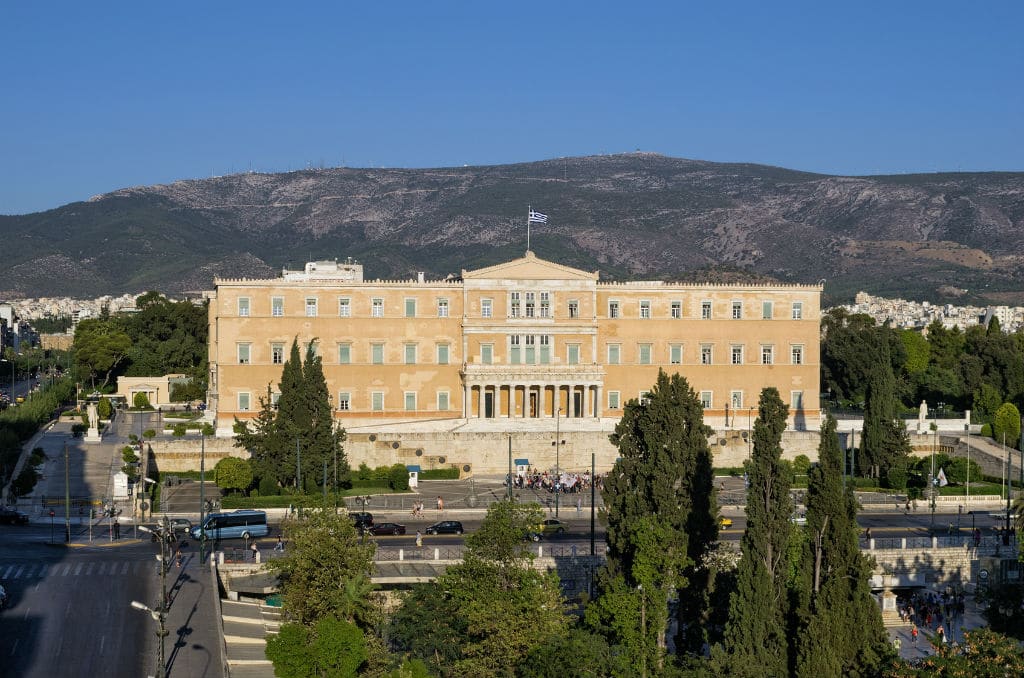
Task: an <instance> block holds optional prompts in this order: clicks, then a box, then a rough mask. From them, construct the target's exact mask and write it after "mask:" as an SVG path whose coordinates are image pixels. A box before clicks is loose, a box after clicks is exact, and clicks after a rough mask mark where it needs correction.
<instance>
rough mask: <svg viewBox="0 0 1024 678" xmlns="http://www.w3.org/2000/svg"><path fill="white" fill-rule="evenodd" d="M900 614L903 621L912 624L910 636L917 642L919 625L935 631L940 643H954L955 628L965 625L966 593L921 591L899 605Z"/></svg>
mask: <svg viewBox="0 0 1024 678" xmlns="http://www.w3.org/2000/svg"><path fill="white" fill-rule="evenodd" d="M899 614H900V619H901V620H902V621H904V622H907V623H910V624H912V627H911V630H910V637H911V640H912V642H914V643H915V644H916V643H917V638H918V633H919V632H918V628H919V627H920V628H924V629H930V630H931V631H933V632H934V633H935V636H936V639H937V640H938V642H939V643H953V642H955V638H954V633H953V630H954V629H955V628H956V626H958V625H960V626H962V625H963V619H964V594H963V592H962V591H960V592H954V591H948V590H947V591H945V592H943V593H941V594H940V593H935V592H933V591H919V592H917V593H915V594H914V595H913V596H912V597H911V598H910V599H909V600H908V601H907V602H906V603H905V604H904V605H902V606H900V607H899Z"/></svg>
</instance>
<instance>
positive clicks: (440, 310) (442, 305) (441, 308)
mask: <svg viewBox="0 0 1024 678" xmlns="http://www.w3.org/2000/svg"><path fill="white" fill-rule="evenodd" d="M437 317H438V318H447V317H448V300H447V299H438V300H437Z"/></svg>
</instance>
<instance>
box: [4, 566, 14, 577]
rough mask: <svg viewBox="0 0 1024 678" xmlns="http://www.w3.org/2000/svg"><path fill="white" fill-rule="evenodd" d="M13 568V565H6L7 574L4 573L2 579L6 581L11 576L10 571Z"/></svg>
mask: <svg viewBox="0 0 1024 678" xmlns="http://www.w3.org/2000/svg"><path fill="white" fill-rule="evenodd" d="M14 567H15V566H14V565H8V566H7V572H4V576H3V579H7V578H8V577H10V576H11V570H13V569H14Z"/></svg>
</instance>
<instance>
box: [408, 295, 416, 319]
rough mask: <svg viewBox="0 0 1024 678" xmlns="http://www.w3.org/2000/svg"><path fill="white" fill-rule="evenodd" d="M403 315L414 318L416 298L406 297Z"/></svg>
mask: <svg viewBox="0 0 1024 678" xmlns="http://www.w3.org/2000/svg"><path fill="white" fill-rule="evenodd" d="M405 317H406V318H415V317H416V300H415V299H406V300H405Z"/></svg>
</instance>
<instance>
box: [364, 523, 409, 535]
mask: <svg viewBox="0 0 1024 678" xmlns="http://www.w3.org/2000/svg"><path fill="white" fill-rule="evenodd" d="M364 531H365V532H368V533H369V534H372V535H374V536H378V535H382V534H405V525H399V524H398V523H377V524H376V525H371V526H370V527H367V528H364Z"/></svg>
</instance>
